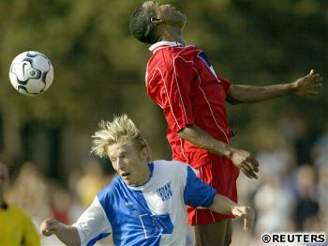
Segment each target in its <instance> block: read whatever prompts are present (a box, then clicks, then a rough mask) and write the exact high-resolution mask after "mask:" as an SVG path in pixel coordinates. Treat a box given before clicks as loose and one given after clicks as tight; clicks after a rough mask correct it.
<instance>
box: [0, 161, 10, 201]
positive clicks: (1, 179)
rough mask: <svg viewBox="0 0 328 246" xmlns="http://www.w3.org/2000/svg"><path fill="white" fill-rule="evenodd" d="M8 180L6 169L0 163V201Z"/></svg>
mask: <svg viewBox="0 0 328 246" xmlns="http://www.w3.org/2000/svg"><path fill="white" fill-rule="evenodd" d="M8 179H9V174H8V168H7V166H6V165H5V164H3V163H2V162H0V199H3V194H4V192H5V189H6V186H7V183H8Z"/></svg>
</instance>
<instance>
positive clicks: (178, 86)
mask: <svg viewBox="0 0 328 246" xmlns="http://www.w3.org/2000/svg"><path fill="white" fill-rule="evenodd" d="M193 66H194V65H193V61H187V60H185V59H184V58H183V57H180V56H178V57H176V58H174V60H173V62H172V71H171V70H170V69H171V67H170V68H168V69H169V71H161V73H162V74H161V76H162V77H163V84H164V88H163V98H164V100H165V101H167V102H168V106H167V107H169V108H167V110H169V111H170V114H171V116H172V120H171V122H172V123H173V125H172V126H171V127H172V128H173V129H174V130H175V131H176V132H178V131H180V130H181V129H183V128H185V127H186V126H188V125H192V124H193V123H194V115H193V108H192V103H191V101H192V94H191V92H192V84H193V81H194V74H195V73H194V68H193Z"/></svg>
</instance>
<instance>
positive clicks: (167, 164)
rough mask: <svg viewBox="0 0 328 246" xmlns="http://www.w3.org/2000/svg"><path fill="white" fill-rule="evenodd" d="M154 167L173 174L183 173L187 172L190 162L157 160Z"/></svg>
mask: <svg viewBox="0 0 328 246" xmlns="http://www.w3.org/2000/svg"><path fill="white" fill-rule="evenodd" d="M153 163H154V169H155V170H156V171H157V172H163V173H165V174H168V173H169V174H172V175H181V174H184V175H185V174H186V172H187V168H188V166H189V165H188V164H187V163H183V162H179V161H175V160H172V161H167V160H157V161H154V162H153Z"/></svg>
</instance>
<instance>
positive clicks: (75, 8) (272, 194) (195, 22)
mask: <svg viewBox="0 0 328 246" xmlns="http://www.w3.org/2000/svg"><path fill="white" fill-rule="evenodd" d="M160 2H163V3H172V4H174V5H176V6H177V7H178V8H179V9H181V10H182V11H183V12H185V13H186V14H187V16H188V23H187V25H186V27H185V40H186V42H187V43H193V44H196V45H197V46H199V47H201V48H203V49H204V50H205V51H206V52H207V54H208V56H209V58H210V60H211V62H212V64H213V65H214V66H215V69H216V72H217V73H218V74H220V75H222V76H223V77H226V78H229V79H230V80H231V81H232V82H234V83H245V84H254V85H265V84H270V83H284V82H291V81H293V80H294V79H296V78H298V77H300V76H303V75H305V74H307V73H308V72H309V70H310V69H311V68H314V69H315V70H316V71H318V72H319V73H320V74H321V75H322V76H323V77H324V78H325V80H327V79H326V78H327V77H328V72H327V68H328V46H327V45H328V1H326V0H284V1H277V0H266V1H263V0H202V1H197V0H194V1H192V0H188V1H187V0H176V1H166V2H164V1H160ZM139 3H141V1H131V0H110V1H109V0H96V1H93V0H51V1H50V0H42V1H37V0H2V1H0V30H1V34H0V35H1V39H0V58H1V59H0V86H1V87H0V153H1V160H2V162H4V163H6V164H7V165H8V166H9V168H10V174H11V186H10V189H9V192H8V197H9V199H10V201H11V202H14V203H16V204H18V205H19V206H21V207H23V208H24V209H25V211H26V212H27V213H28V214H29V215H30V216H32V218H33V221H34V223H35V225H36V226H37V227H38V226H39V224H40V222H41V221H42V220H43V219H45V218H47V217H55V218H57V219H58V220H60V221H62V222H65V223H73V222H74V221H75V219H76V218H77V217H78V215H79V214H80V213H81V212H82V211H83V209H84V208H86V207H87V206H88V205H89V204H90V202H91V201H92V199H93V197H94V196H95V194H96V192H97V191H99V190H100V189H101V187H102V186H104V184H106V183H107V182H109V181H110V179H111V177H112V175H113V172H112V169H111V167H110V163H109V162H108V160H98V159H96V158H94V157H93V156H92V155H90V154H89V148H90V143H91V139H90V136H91V135H92V134H93V132H94V131H95V130H96V128H97V124H98V122H99V121H100V120H102V119H105V120H111V119H112V117H113V115H114V114H120V113H124V112H125V113H127V114H128V115H129V116H130V117H131V118H132V119H133V120H134V121H135V122H136V124H137V125H138V126H139V128H140V129H141V130H142V131H143V132H144V134H145V136H146V137H147V138H148V140H149V142H150V144H151V146H152V150H153V159H170V156H171V153H170V149H169V147H168V144H167V142H166V139H165V129H166V125H165V124H166V123H165V121H164V119H163V116H162V113H161V112H160V110H159V108H157V106H155V105H154V104H153V103H152V102H151V101H150V100H149V99H148V98H147V95H146V92H145V82H144V73H145V66H146V62H147V59H148V57H149V56H150V52H149V51H148V49H147V48H148V47H147V46H145V45H143V44H141V43H138V42H137V41H135V40H134V39H133V38H132V37H131V36H130V35H129V32H128V21H129V16H130V14H131V12H132V11H133V10H134V9H135V7H136V6H137V5H138V4H139ZM25 50H37V51H41V52H43V53H45V54H46V55H47V56H48V57H49V58H50V59H51V60H52V62H53V64H54V68H55V80H54V83H53V85H52V87H51V88H50V89H49V90H48V91H47V92H46V93H45V94H43V95H41V96H37V97H27V96H23V95H21V94H18V93H17V92H16V91H15V90H14V89H13V88H12V87H11V85H10V83H9V79H8V70H9V66H10V63H11V61H12V59H13V58H14V57H15V56H16V55H17V54H18V53H20V52H22V51H25ZM327 90H328V89H327V86H326V87H325V88H324V89H323V91H322V93H321V94H320V95H319V96H317V97H310V98H296V97H293V96H287V97H284V98H279V99H275V100H272V101H267V102H262V103H259V104H252V105H240V106H239V105H238V106H228V111H229V116H230V117H229V119H230V123H231V126H232V128H233V129H234V132H235V133H236V136H235V137H234V138H233V140H232V142H233V144H234V145H236V146H239V147H240V148H243V149H246V150H250V151H252V152H253V153H254V154H255V155H256V156H257V158H258V160H259V162H260V179H259V180H258V181H251V180H248V179H247V178H245V176H243V175H241V176H240V178H239V195H240V200H241V202H243V203H246V204H249V205H252V206H253V207H254V208H255V210H256V221H255V225H254V230H253V231H252V232H251V233H245V232H242V231H241V227H240V225H241V223H240V221H235V223H234V234H233V242H232V245H257V244H260V240H259V235H261V234H262V233H263V232H275V231H317V232H319V231H325V232H327V231H328V230H327V228H328V212H327V211H328V191H327V190H328V165H327V164H328V118H327V116H328V110H327V105H328V96H327V95H328V94H327V92H328V91H327ZM42 240H43V245H60V243H59V241H57V240H56V239H55V238H53V237H51V238H47V239H45V238H42ZM104 244H110V242H108V241H106V242H105V243H104Z"/></svg>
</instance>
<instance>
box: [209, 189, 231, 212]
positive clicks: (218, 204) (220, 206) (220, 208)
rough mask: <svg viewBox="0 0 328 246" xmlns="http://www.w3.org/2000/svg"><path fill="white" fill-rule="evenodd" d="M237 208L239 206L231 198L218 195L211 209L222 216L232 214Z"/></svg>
mask: <svg viewBox="0 0 328 246" xmlns="http://www.w3.org/2000/svg"><path fill="white" fill-rule="evenodd" d="M235 206H237V204H236V203H235V202H233V201H232V200H230V199H229V198H227V197H225V196H222V195H219V194H216V195H215V197H214V200H213V203H212V205H211V206H210V207H209V209H210V210H213V211H214V212H217V213H220V214H231V213H232V209H233V208H234V207H235Z"/></svg>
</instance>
